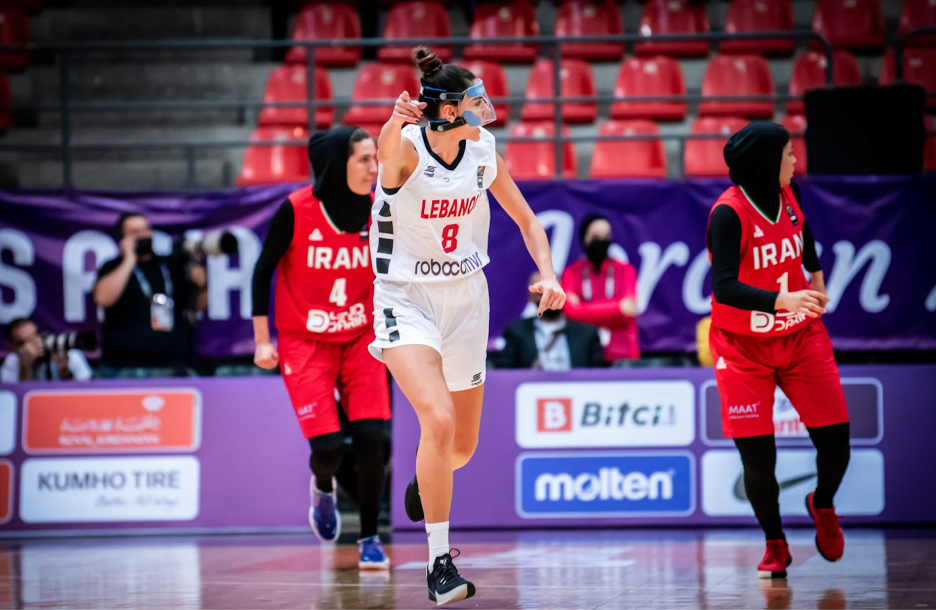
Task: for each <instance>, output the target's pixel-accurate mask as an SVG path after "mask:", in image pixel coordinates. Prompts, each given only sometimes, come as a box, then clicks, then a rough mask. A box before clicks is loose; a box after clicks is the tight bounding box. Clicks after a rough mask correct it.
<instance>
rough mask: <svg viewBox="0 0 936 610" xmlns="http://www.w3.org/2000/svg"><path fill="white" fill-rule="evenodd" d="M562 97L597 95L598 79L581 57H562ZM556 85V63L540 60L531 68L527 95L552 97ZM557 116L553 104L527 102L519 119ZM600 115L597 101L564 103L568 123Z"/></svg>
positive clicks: (531, 119) (584, 121)
mask: <svg viewBox="0 0 936 610" xmlns="http://www.w3.org/2000/svg"><path fill="white" fill-rule="evenodd" d="M560 75H561V78H562V86H561V87H560V91H561V93H560V95H562V96H563V97H594V96H595V95H596V92H595V79H594V77H593V76H592V71H591V68H590V67H589V66H588V64H587V63H585V62H584V61H582V60H581V59H563V60H562V66H561V69H560ZM554 91H555V88H554V87H553V62H552V61H551V60H549V59H541V60H539V61H537V62H536V64H535V65H534V66H533V70H531V71H530V79H529V80H528V81H527V88H526V97H527V99H528V100H535V99H543V98H551V97H552V96H553V92H554ZM554 116H555V106H554V105H553V104H552V103H545V104H544V103H533V102H532V101H529V102H527V103H526V104H524V106H523V112H522V113H521V115H520V118H521V119H522V120H524V121H549V120H552V119H553V117H554ZM597 116H598V104H595V103H578V102H575V103H569V104H563V105H562V120H563V121H564V122H566V123H594V122H595V118H597Z"/></svg>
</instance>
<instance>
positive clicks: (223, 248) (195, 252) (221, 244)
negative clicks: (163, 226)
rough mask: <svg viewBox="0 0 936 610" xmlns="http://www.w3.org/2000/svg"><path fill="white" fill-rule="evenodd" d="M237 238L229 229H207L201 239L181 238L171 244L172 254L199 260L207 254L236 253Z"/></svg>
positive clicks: (195, 260) (194, 260)
mask: <svg viewBox="0 0 936 610" xmlns="http://www.w3.org/2000/svg"><path fill="white" fill-rule="evenodd" d="M236 253H237V238H236V237H235V236H234V234H233V233H231V232H230V231H209V232H208V233H205V235H204V237H202V238H201V239H191V238H182V239H178V240H176V241H175V242H173V244H172V255H173V256H175V257H179V258H184V259H188V260H190V261H192V262H195V263H197V262H200V261H201V260H203V259H204V258H205V257H207V256H218V255H221V254H236Z"/></svg>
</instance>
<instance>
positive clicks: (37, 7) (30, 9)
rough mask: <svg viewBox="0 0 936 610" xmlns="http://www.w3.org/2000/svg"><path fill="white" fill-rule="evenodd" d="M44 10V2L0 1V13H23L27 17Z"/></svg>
mask: <svg viewBox="0 0 936 610" xmlns="http://www.w3.org/2000/svg"><path fill="white" fill-rule="evenodd" d="M44 9H45V2H44V0H0V11H23V12H24V13H26V14H27V15H38V14H39V13H41V12H42V11H43V10H44Z"/></svg>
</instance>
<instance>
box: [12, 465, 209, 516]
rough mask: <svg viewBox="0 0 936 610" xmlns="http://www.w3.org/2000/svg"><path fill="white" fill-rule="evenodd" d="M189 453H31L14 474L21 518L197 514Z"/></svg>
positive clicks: (196, 489)
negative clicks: (73, 455)
mask: <svg viewBox="0 0 936 610" xmlns="http://www.w3.org/2000/svg"><path fill="white" fill-rule="evenodd" d="M199 471H200V465H199V463H198V460H197V459H196V458H194V457H191V456H179V457H139V458H111V457H105V458H49V459H46V458H33V459H28V460H26V461H25V462H23V465H22V468H21V474H20V517H21V518H22V519H23V521H25V522H26V523H77V522H111V521H190V520H192V519H194V518H195V517H197V516H198V497H199V489H200V488H199Z"/></svg>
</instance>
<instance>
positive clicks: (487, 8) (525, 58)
mask: <svg viewBox="0 0 936 610" xmlns="http://www.w3.org/2000/svg"><path fill="white" fill-rule="evenodd" d="M539 33H540V32H539V23H538V22H537V21H536V10H535V9H534V8H533V6H532V5H531V4H528V3H527V2H525V1H524V0H516V1H515V2H513V3H511V4H506V5H503V6H502V5H500V4H482V5H481V6H479V7H478V8H477V10H476V11H475V17H474V23H472V24H471V37H472V38H476V39H484V38H496V37H504V36H514V37H517V36H539ZM538 51H539V45H536V44H473V45H469V46H467V47H465V59H467V60H474V59H487V60H490V61H496V62H500V63H522V64H531V63H533V62H534V61H535V60H536V54H537V52H538Z"/></svg>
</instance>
